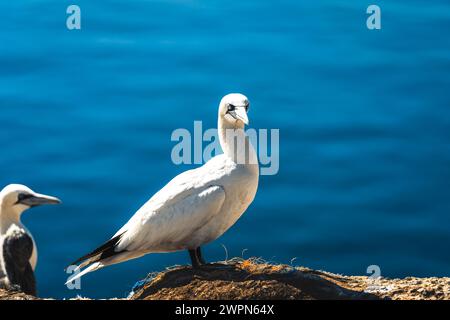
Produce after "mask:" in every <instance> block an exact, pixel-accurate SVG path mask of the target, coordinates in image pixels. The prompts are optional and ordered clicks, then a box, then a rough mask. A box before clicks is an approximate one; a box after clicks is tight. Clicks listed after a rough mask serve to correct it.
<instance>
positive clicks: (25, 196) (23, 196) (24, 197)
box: [16, 193, 33, 204]
mask: <svg viewBox="0 0 450 320" xmlns="http://www.w3.org/2000/svg"><path fill="white" fill-rule="evenodd" d="M32 197H33V196H32V195H31V194H28V193H20V194H19V196H18V197H17V202H16V204H19V203H21V202H22V201H24V200H27V199H29V198H32Z"/></svg>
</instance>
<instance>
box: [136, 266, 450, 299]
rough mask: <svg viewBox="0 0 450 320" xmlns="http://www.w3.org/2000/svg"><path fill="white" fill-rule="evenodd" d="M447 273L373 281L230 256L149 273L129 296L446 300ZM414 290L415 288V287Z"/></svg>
mask: <svg viewBox="0 0 450 320" xmlns="http://www.w3.org/2000/svg"><path fill="white" fill-rule="evenodd" d="M448 281H449V278H422V279H421V278H414V277H408V278H407V279H387V278H380V279H377V280H375V281H374V280H373V279H371V278H368V277H366V276H342V275H337V274H333V273H329V272H324V271H316V270H311V269H307V268H294V267H291V266H287V265H271V264H267V263H258V262H257V261H256V260H254V259H250V260H239V259H233V260H232V261H230V262H227V263H217V264H212V265H208V266H205V267H203V268H201V269H198V270H194V269H192V268H191V267H177V268H173V269H170V270H167V271H165V272H161V273H158V274H150V275H149V277H148V278H147V279H146V280H144V281H142V283H143V284H141V285H140V286H139V287H138V288H136V289H135V290H134V292H133V293H132V295H131V296H130V299H133V300H142V299H143V300H160V299H161V300H183V299H187V300H196V299H224V300H260V299H262V300H264V299H282V300H294V299H295V300H296V299H307V300H317V299H337V300H342V299H345V300H354V299H358V300H367V299H395V300H397V299H398V300H411V299H414V300H416V299H430V300H432V299H433V300H434V299H450V286H449V284H448ZM419 289H420V290H419Z"/></svg>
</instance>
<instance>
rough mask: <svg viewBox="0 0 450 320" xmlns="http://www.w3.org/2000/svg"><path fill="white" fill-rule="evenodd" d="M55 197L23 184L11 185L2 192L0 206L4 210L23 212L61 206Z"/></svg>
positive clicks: (0, 193)
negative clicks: (44, 205)
mask: <svg viewBox="0 0 450 320" xmlns="http://www.w3.org/2000/svg"><path fill="white" fill-rule="evenodd" d="M59 203H61V200H59V199H58V198H55V197H51V196H46V195H44V194H39V193H36V192H34V191H33V190H31V189H30V188H28V187H26V186H24V185H21V184H10V185H9V186H6V187H5V188H4V189H3V190H2V191H1V192H0V204H1V207H2V208H3V209H14V211H16V212H23V211H25V210H27V209H29V208H32V207H36V206H40V205H43V204H59Z"/></svg>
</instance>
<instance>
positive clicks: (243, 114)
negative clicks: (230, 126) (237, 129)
mask: <svg viewBox="0 0 450 320" xmlns="http://www.w3.org/2000/svg"><path fill="white" fill-rule="evenodd" d="M230 114H231V115H232V116H233V117H234V118H235V119H236V120H241V121H242V122H243V123H244V124H245V125H248V123H249V122H248V116H247V111H245V108H244V107H241V108H236V109H235V110H234V111H233V112H230Z"/></svg>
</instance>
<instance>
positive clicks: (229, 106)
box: [228, 104, 236, 111]
mask: <svg viewBox="0 0 450 320" xmlns="http://www.w3.org/2000/svg"><path fill="white" fill-rule="evenodd" d="M234 109H236V107H235V106H233V105H232V104H229V105H228V111H234Z"/></svg>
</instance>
